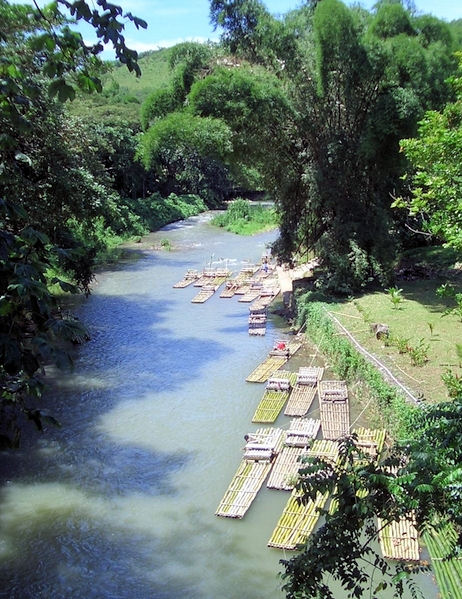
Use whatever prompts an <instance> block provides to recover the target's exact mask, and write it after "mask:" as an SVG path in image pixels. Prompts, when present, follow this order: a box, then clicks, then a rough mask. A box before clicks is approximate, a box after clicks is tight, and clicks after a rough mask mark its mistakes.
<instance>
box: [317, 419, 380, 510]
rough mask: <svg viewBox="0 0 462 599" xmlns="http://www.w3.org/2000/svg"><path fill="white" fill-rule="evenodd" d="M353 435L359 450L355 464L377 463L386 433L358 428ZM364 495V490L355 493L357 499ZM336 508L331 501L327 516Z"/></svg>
mask: <svg viewBox="0 0 462 599" xmlns="http://www.w3.org/2000/svg"><path fill="white" fill-rule="evenodd" d="M353 433H356V436H357V440H356V441H355V445H356V447H357V448H358V450H359V451H358V453H357V454H355V455H354V460H355V461H356V462H365V461H368V459H372V461H373V462H374V463H377V462H378V460H379V459H380V456H381V454H382V451H383V448H384V446H385V439H386V436H387V431H386V430H385V429H369V428H364V427H358V428H356V429H354V430H353ZM365 493H366V491H364V489H359V490H358V491H357V495H358V497H364V495H365ZM337 508H338V503H337V501H336V500H332V501H331V503H330V506H329V514H333V513H334V512H335V511H336V509H337Z"/></svg>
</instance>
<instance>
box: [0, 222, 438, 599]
mask: <svg viewBox="0 0 462 599" xmlns="http://www.w3.org/2000/svg"><path fill="white" fill-rule="evenodd" d="M163 238H168V239H169V240H170V242H171V244H172V246H173V248H174V250H173V251H172V252H155V251H152V250H150V248H151V247H152V246H156V245H157V246H158V245H159V240H160V239H163ZM273 238H274V234H273V233H269V234H264V235H260V236H256V237H253V238H241V237H237V236H235V235H233V234H230V233H226V232H223V231H221V230H216V229H214V228H212V227H210V225H209V224H208V223H207V221H206V219H204V217H197V218H193V219H190V220H188V221H187V222H186V223H183V224H181V225H179V224H175V225H171V226H169V227H167V228H166V229H165V230H163V231H161V232H159V233H156V234H152V235H150V236H149V237H148V238H147V239H146V240H145V241H144V242H143V243H142V244H140V251H141V257H140V258H139V259H137V260H133V259H129V260H127V261H126V262H124V263H121V264H120V265H117V266H116V267H114V268H112V270H110V271H109V270H108V271H106V272H104V273H102V274H101V275H100V276H99V278H98V284H97V285H96V286H95V289H94V293H93V295H92V296H91V297H90V298H89V300H88V301H86V302H85V303H84V304H83V305H82V306H81V308H80V309H79V310H80V316H81V318H82V320H84V321H85V322H86V323H87V324H88V325H89V327H90V329H91V341H90V342H89V343H87V344H86V345H85V346H84V347H82V348H81V349H80V350H79V353H78V355H77V360H76V370H75V373H74V374H72V375H71V376H70V377H66V378H65V379H59V378H57V379H56V380H55V381H54V385H53V390H52V391H51V392H50V393H49V394H48V396H47V398H46V403H47V408H49V409H50V410H51V411H52V412H53V414H54V415H56V416H57V417H58V418H59V419H60V420H61V422H62V423H63V427H62V428H61V429H51V430H48V431H47V432H46V434H45V435H43V436H38V435H36V434H34V433H32V434H31V437H30V438H29V439H28V440H27V441H26V442H25V444H24V446H23V448H22V449H21V450H19V451H17V452H11V453H8V454H7V455H6V456H5V458H4V459H3V460H2V463H1V473H0V474H1V476H2V483H3V485H2V488H1V494H0V501H1V511H0V580H1V584H0V597H4V598H6V597H8V598H9V599H28V598H30V599H32V598H34V599H35V598H38V597H39V598H44V599H48V598H53V599H61V598H71V599H74V598H82V599H83V598H85V599H93V598H94V599H96V598H98V599H101V598H108V599H109V598H111V599H119V598H120V599H138V598H139V599H177V598H179V597H187V598H188V599H189V598H191V599H216V598H225V599H267V598H269V597H271V598H277V597H282V596H283V594H282V592H281V591H280V590H279V589H280V579H279V578H278V572H279V571H280V565H279V563H278V562H279V559H281V558H282V557H284V555H283V554H282V553H281V552H279V551H276V550H270V549H268V548H267V546H266V543H267V541H268V539H269V537H270V535H271V532H272V530H273V528H274V526H275V523H276V522H277V519H278V517H279V515H280V514H281V512H282V509H283V507H284V505H285V502H286V500H287V497H288V495H287V494H285V493H284V492H278V491H270V490H267V489H263V490H262V491H261V492H260V494H259V495H258V497H257V499H256V501H255V503H254V505H253V506H252V508H251V509H250V510H249V512H248V514H247V515H246V517H245V519H244V520H242V521H235V520H228V519H219V518H216V517H215V516H214V512H215V509H216V507H217V505H218V502H219V500H220V499H221V497H222V495H223V493H224V491H225V489H226V488H227V486H228V484H229V482H230V480H231V477H232V476H233V474H234V472H235V469H236V467H237V464H238V462H239V460H240V457H241V448H242V445H243V442H244V441H243V436H244V434H245V433H246V432H248V431H250V430H254V429H255V428H258V427H257V426H256V425H252V424H251V418H252V415H253V413H254V411H255V407H256V405H257V404H258V402H259V400H260V398H261V395H262V390H263V387H262V386H261V385H255V384H249V383H246V382H245V377H246V376H247V374H249V372H250V371H251V370H252V369H253V368H254V367H255V366H256V365H257V364H258V363H259V362H260V361H261V360H262V359H263V358H264V357H265V355H266V353H267V352H268V349H269V348H270V347H271V345H272V342H273V341H274V339H275V338H277V337H278V336H279V335H280V331H279V330H277V329H276V328H275V320H272V321H270V322H269V326H268V332H267V336H266V337H262V338H260V337H258V338H250V337H249V336H248V334H247V314H248V305H247V304H242V303H238V302H237V301H236V298H233V299H220V298H219V297H218V296H216V297H213V298H212V299H211V300H209V301H208V302H207V303H206V304H204V305H197V304H192V303H191V302H190V300H191V298H192V297H193V296H194V295H195V294H196V292H197V289H196V288H193V287H190V288H186V289H182V290H181V289H179V290H174V289H172V285H173V284H174V283H175V282H176V281H178V280H179V279H181V278H182V275H183V274H184V272H185V271H186V269H188V268H197V269H200V268H202V267H203V266H205V265H206V264H207V263H209V262H212V261H217V260H223V261H228V263H229V264H231V260H232V261H233V262H232V264H234V265H235V269H236V270H237V269H238V268H239V267H240V265H241V264H242V263H243V262H244V261H247V260H250V261H255V260H257V259H259V258H260V256H261V255H262V253H263V251H264V249H265V244H266V243H268V242H270V241H271V240H272V239H273ZM311 351H312V350H311ZM297 367H298V365H297V366H296V367H295V368H294V369H296V368H297ZM287 424H288V422H286V420H285V417H284V416H281V417H280V419H279V420H278V425H281V426H287ZM286 557H287V556H286ZM432 596H435V595H434V594H433V595H431V594H429V595H428V597H432ZM339 597H340V595H339Z"/></svg>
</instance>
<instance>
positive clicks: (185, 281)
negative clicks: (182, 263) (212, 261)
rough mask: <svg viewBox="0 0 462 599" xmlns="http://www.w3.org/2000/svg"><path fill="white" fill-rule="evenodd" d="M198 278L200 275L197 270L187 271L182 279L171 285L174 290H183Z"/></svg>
mask: <svg viewBox="0 0 462 599" xmlns="http://www.w3.org/2000/svg"><path fill="white" fill-rule="evenodd" d="M199 277H200V274H199V272H198V271H197V270H193V269H189V270H187V271H186V273H185V275H184V277H183V278H182V279H181V281H178V283H175V285H173V287H174V289H183V288H184V287H187V286H188V285H191V283H193V282H194V281H196V280H197V279H198V278H199Z"/></svg>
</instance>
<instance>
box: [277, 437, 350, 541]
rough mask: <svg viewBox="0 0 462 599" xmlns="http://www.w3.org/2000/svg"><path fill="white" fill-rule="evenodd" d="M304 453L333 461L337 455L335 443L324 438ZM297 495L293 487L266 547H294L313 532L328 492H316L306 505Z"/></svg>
mask: <svg viewBox="0 0 462 599" xmlns="http://www.w3.org/2000/svg"><path fill="white" fill-rule="evenodd" d="M304 455H306V456H312V457H319V458H323V459H326V460H332V461H335V460H337V456H338V448H337V443H335V442H333V441H329V440H326V439H321V440H317V441H313V445H312V447H311V448H310V449H309V450H308V451H307V452H306V453H305V454H304ZM299 468H303V464H299ZM299 497H300V493H299V492H298V491H297V490H295V489H293V490H292V493H291V496H290V498H289V500H288V502H287V504H286V507H285V508H284V511H283V512H282V515H281V517H280V518H279V521H278V523H277V525H276V528H275V529H274V531H273V534H272V535H271V538H270V540H269V542H268V547H276V548H279V549H288V550H292V549H296V548H297V545H299V544H301V543H304V542H305V541H306V539H307V538H308V537H309V535H310V534H311V533H312V532H313V530H314V528H315V526H316V524H317V522H318V520H319V516H320V514H319V510H320V509H322V508H323V507H324V506H325V504H326V501H327V499H328V497H329V494H328V493H324V494H323V495H321V494H320V493H318V495H317V497H316V500H315V501H312V500H309V501H308V502H307V504H306V505H303V504H302V503H301V502H300V501H298V498H299Z"/></svg>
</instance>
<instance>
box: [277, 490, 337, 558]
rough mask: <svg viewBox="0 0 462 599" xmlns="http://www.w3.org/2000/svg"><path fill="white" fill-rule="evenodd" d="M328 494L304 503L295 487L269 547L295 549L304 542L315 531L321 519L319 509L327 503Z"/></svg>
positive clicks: (319, 495)
mask: <svg viewBox="0 0 462 599" xmlns="http://www.w3.org/2000/svg"><path fill="white" fill-rule="evenodd" d="M328 496H329V494H328V493H324V494H323V495H321V494H320V493H319V494H318V495H317V497H316V500H315V501H312V500H309V501H308V503H307V504H306V505H303V504H302V503H300V502H299V501H298V498H299V497H300V494H299V493H298V492H297V491H296V490H295V489H294V490H293V491H292V494H291V496H290V498H289V501H288V502H287V505H286V507H285V508H284V511H283V513H282V516H281V517H280V518H279V522H278V523H277V525H276V528H275V529H274V531H273V534H272V535H271V538H270V540H269V541H268V547H276V548H277V549H287V550H293V549H296V548H297V546H298V545H300V544H301V543H304V542H305V541H306V539H307V538H308V537H309V536H310V534H311V533H312V532H313V530H314V528H315V526H316V524H317V522H318V520H319V510H321V509H322V508H323V507H324V505H325V504H326V501H327V498H328Z"/></svg>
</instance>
